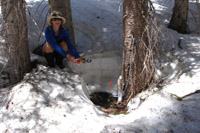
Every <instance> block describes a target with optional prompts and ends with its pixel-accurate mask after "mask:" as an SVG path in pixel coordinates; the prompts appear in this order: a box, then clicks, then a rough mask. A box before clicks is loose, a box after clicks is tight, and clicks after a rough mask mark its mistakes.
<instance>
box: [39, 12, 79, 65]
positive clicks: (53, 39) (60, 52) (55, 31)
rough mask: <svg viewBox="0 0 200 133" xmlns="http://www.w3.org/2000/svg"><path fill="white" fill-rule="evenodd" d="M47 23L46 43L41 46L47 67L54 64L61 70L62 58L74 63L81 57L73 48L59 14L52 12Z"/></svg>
mask: <svg viewBox="0 0 200 133" xmlns="http://www.w3.org/2000/svg"><path fill="white" fill-rule="evenodd" d="M47 21H48V24H49V26H48V27H47V28H46V29H45V31H44V33H45V38H46V41H45V42H44V43H43V45H42V52H43V54H44V57H45V58H46V60H47V65H48V66H49V67H54V66H55V64H54V63H56V65H58V66H59V67H60V68H61V69H62V68H64V65H63V58H68V59H69V60H70V61H71V62H74V63H75V62H76V59H79V58H81V57H80V56H79V54H78V52H77V51H76V49H75V48H74V47H73V45H72V43H71V41H70V37H69V33H68V31H67V30H66V29H65V28H64V27H63V26H62V25H63V24H64V23H65V22H66V20H65V18H64V17H62V16H61V13H60V12H58V11H53V12H52V13H51V16H50V17H48V20H47ZM69 52H70V53H69ZM54 58H55V62H54Z"/></svg>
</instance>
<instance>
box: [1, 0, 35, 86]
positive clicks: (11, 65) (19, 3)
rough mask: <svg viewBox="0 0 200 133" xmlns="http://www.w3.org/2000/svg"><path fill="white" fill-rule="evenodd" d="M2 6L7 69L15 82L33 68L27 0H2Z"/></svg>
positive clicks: (11, 79)
mask: <svg viewBox="0 0 200 133" xmlns="http://www.w3.org/2000/svg"><path fill="white" fill-rule="evenodd" d="M1 8H2V14H3V20H4V31H5V41H6V50H7V51H6V53H7V54H8V67H7V70H8V73H9V79H10V83H11V84H13V83H17V82H18V81H20V80H21V79H22V78H23V76H24V73H27V72H30V70H31V63H30V54H29V47H28V29H27V21H26V13H25V1H24V0H1Z"/></svg>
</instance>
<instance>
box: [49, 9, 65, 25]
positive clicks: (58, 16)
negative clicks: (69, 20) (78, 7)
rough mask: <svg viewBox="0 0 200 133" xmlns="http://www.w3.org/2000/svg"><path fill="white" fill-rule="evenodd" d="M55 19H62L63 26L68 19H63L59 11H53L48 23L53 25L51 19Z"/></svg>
mask: <svg viewBox="0 0 200 133" xmlns="http://www.w3.org/2000/svg"><path fill="white" fill-rule="evenodd" d="M53 18H60V19H62V24H64V23H65V22H66V19H65V18H63V17H62V14H61V12H58V11H53V12H52V13H51V16H49V17H48V19H47V22H48V24H49V25H52V23H51V19H53Z"/></svg>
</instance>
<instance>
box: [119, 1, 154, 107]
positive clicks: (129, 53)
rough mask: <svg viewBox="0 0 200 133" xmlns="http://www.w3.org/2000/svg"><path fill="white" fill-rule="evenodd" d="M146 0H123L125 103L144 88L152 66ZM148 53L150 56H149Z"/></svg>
mask: <svg viewBox="0 0 200 133" xmlns="http://www.w3.org/2000/svg"><path fill="white" fill-rule="evenodd" d="M147 9H148V6H147V2H145V1H138V0H125V1H124V3H123V29H124V31H123V38H124V40H123V66H122V74H121V75H122V79H121V85H120V86H121V88H122V91H125V95H124V97H123V101H122V103H124V104H125V105H126V104H127V103H128V101H129V100H130V99H131V98H133V97H134V96H135V95H137V94H138V93H140V92H141V91H142V90H144V89H146V87H147V85H148V84H149V82H150V80H151V78H152V73H153V71H154V68H153V67H152V65H151V61H152V57H151V55H150V54H149V51H148V47H149V42H148V37H147V33H146V31H145V28H146V26H147V23H146V20H145V16H146V13H147ZM149 55H150V56H149Z"/></svg>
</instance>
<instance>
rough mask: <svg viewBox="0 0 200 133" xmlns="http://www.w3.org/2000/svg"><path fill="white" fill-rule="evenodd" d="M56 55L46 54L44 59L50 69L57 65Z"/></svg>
mask: <svg viewBox="0 0 200 133" xmlns="http://www.w3.org/2000/svg"><path fill="white" fill-rule="evenodd" d="M54 56H55V54H54V53H45V54H44V57H45V59H46V60H47V66H49V67H51V68H52V67H55V63H54Z"/></svg>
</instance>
